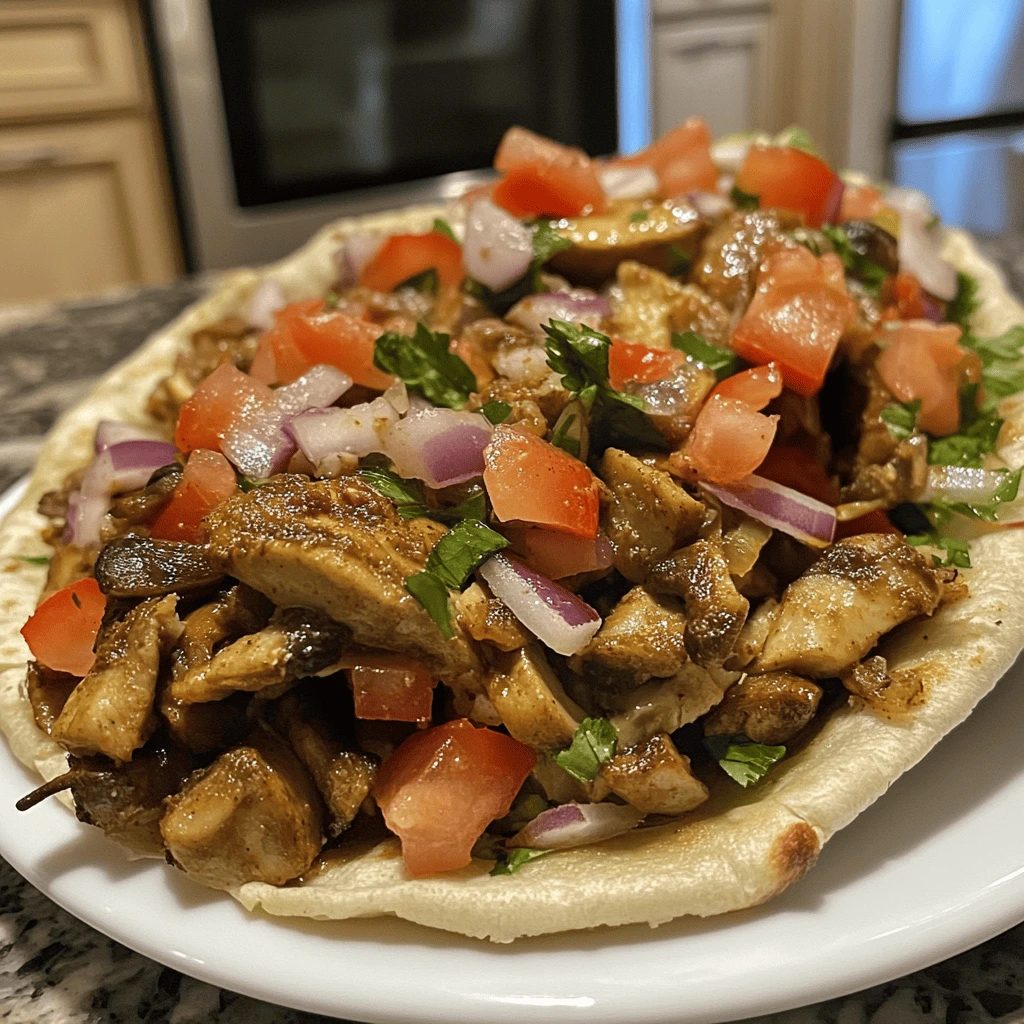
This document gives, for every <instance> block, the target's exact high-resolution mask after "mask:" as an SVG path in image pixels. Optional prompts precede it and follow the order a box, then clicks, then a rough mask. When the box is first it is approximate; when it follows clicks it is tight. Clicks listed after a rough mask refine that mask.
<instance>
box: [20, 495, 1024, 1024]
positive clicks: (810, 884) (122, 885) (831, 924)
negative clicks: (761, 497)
mask: <svg viewBox="0 0 1024 1024" xmlns="http://www.w3.org/2000/svg"><path fill="white" fill-rule="evenodd" d="M16 497H17V495H16V494H14V493H9V494H8V495H6V496H5V497H4V498H3V499H0V515H2V514H4V513H6V511H7V510H8V509H9V508H10V506H11V503H12V502H13V501H14V500H16ZM1022 720H1024V665H1021V664H1018V665H1016V666H1014V668H1013V669H1012V670H1011V671H1010V672H1009V673H1008V675H1007V676H1006V677H1005V678H1004V679H1003V680H1002V682H1001V683H1000V685H999V687H998V688H997V690H996V692H995V693H994V694H992V695H991V696H990V697H988V698H987V699H986V700H985V701H984V702H983V703H982V705H981V706H980V707H979V708H978V710H977V711H976V712H975V713H974V714H973V715H972V716H971V718H970V719H969V720H968V721H967V722H966V723H965V724H964V725H963V726H961V727H960V728H959V729H957V730H956V732H954V733H953V735H952V736H950V737H949V738H947V739H946V740H945V741H944V742H943V743H942V744H941V745H940V746H939V748H938V749H937V750H935V751H934V752H933V753H932V754H930V755H929V756H928V758H927V759H926V760H925V762H924V764H923V765H921V766H919V767H918V768H916V769H914V771H912V772H910V773H909V774H908V775H906V776H904V777H903V778H902V779H900V781H899V782H897V783H896V784H895V785H894V786H893V788H892V790H891V791H890V792H889V793H888V794H887V795H886V796H885V797H884V798H883V799H882V800H880V801H879V802H878V803H877V804H876V805H875V806H874V807H872V808H870V809H869V810H868V811H866V812H865V813H864V814H862V815H861V816H860V817H859V818H858V819H857V820H856V821H855V822H854V823H853V824H852V825H851V826H850V827H849V828H847V829H845V830H844V831H842V832H840V833H839V835H838V836H837V837H836V838H835V839H833V840H832V841H831V842H830V843H829V844H828V845H827V846H826V847H825V850H824V852H823V854H822V856H821V860H820V862H819V864H818V866H817V867H816V868H815V869H814V870H813V871H812V872H811V873H810V874H809V875H808V876H807V878H806V879H804V880H803V881H802V882H800V883H799V884H797V885H796V886H794V887H793V888H791V889H790V890H788V891H787V892H786V893H785V894H784V895H783V896H781V897H780V898H779V899H777V900H775V901H773V902H772V903H770V904H768V905H767V906H765V907H761V908H758V909H756V910H751V911H743V912H742V913H737V914H731V915H728V916H726V917H721V918H717V919H711V920H707V921H693V920H684V921H677V922H674V923H672V924H669V925H665V926H663V927H662V928H659V929H657V930H655V931H652V930H651V929H649V928H647V927H643V926H636V927H629V928H620V929H608V928H602V929H599V930H597V931H593V932H588V933H572V934H569V935H566V936H562V937H558V936H554V937H548V938H543V939H534V940H527V941H522V942H518V943H515V944H513V945H511V946H493V945H490V944H487V943H482V942H473V941H470V940H468V939H463V938H461V937H458V936H453V935H448V934H446V933H442V932H435V931H430V930H428V929H423V928H418V927H416V926H414V925H410V924H407V923H405V922H401V921H398V920H395V919H391V918H382V919H374V920H366V921H353V922H325V923H320V922H312V921H295V922H291V921H285V920H282V919H279V918H278V919H274V918H271V917H267V916H262V915H250V914H247V913H246V912H245V911H244V910H243V909H242V908H241V907H240V906H239V905H238V904H237V903H235V902H234V901H233V900H232V899H230V898H229V897H227V896H223V895H220V894H217V893H214V892H211V891H209V890H207V889H204V888H202V887H201V886H198V885H195V884H193V883H191V882H189V881H188V879H186V878H185V876H184V875H182V874H181V873H180V872H178V871H175V870H172V869H171V868H169V867H167V866H166V865H165V864H163V863H161V862H157V861H152V860H151V861H135V862H129V861H127V860H126V859H125V857H124V856H123V854H122V853H121V851H120V849H119V848H118V847H117V846H116V845H115V844H114V843H112V842H110V841H108V840H106V839H105V838H104V837H103V835H102V834H101V833H100V832H99V831H98V830H97V829H94V828H90V827H88V826H86V825H80V824H79V823H78V822H77V821H75V820H74V818H72V816H71V815H70V814H69V813H68V812H67V811H66V810H65V809H64V808H63V807H62V806H61V805H59V804H58V803H56V802H55V801H52V800H51V801H48V802H46V803H45V804H44V805H42V806H40V807H37V808H35V809H33V810H32V811H30V812H27V813H25V814H19V813H18V812H17V811H16V810H15V809H14V801H15V800H16V799H17V798H18V797H20V796H22V795H24V794H25V793H27V792H28V791H29V790H30V789H32V788H33V787H34V786H35V785H36V781H37V780H36V779H34V778H33V777H32V775H31V774H30V773H29V772H28V771H27V770H26V769H25V768H23V767H22V766H21V765H20V764H19V763H17V762H16V761H15V760H14V758H13V756H12V755H11V753H10V751H9V750H8V749H7V746H6V744H0V853H2V854H3V856H4V857H6V858H7V860H8V861H10V863H11V864H12V865H13V866H14V867H15V868H16V869H17V870H18V871H20V872H21V874H23V875H24V876H25V877H26V878H27V879H28V880H29V881H30V882H32V884H33V885H35V886H37V887H38V888H39V889H41V890H42V891H43V892H44V893H46V895H47V896H49V897H50V898H51V899H53V900H55V901H56V902H57V903H59V904H60V905H61V906H62V907H64V908H65V909H66V910H68V911H70V912H71V913H72V914H74V915H75V916H76V917H79V918H81V919H82V920H83V921H87V922H88V923H89V924H91V925H92V926H93V927H95V928H98V929H99V930H100V931H101V932H104V933H105V934H107V935H109V936H110V937H111V938H114V939H116V940H117V941H119V942H122V943H124V945H126V946H130V947H131V948H132V949H135V950H137V951H138V952H140V953H143V954H145V955H146V956H149V957H152V958H153V959H154V960H158V961H160V962H161V963H163V964H167V965H168V966H170V967H173V968H176V969H177V970H180V971H183V972H184V973H186V974H190V975H193V976H194V977H197V978H201V979H203V980H204V981H208V982H212V983H213V984H215V985H221V986H224V987H225V988H229V989H233V990H235V991H236V992H243V993H246V994H247V995H251V996H256V997H258V998H261V999H267V1000H270V1001H272V1002H277V1003H283V1004H285V1005H287V1006H292V1007H296V1008H300V1009H304V1010H310V1011H313V1012H316V1013H322V1014H328V1015H332V1016H341V1017H350V1018H354V1019H356V1020H362V1021H374V1022H391V1021H431V1022H434V1021H436V1022H443V1024H455V1022H463V1021H464V1022H466V1024H478V1022H479V1021H481V1020H487V1021H488V1022H490V1024H506V1022H507V1024H531V1022H541V1021H568V1020H572V1021H582V1022H584V1024H592V1022H594V1024H596V1022H598V1021H609V1022H615V1024H621V1022H622V1021H629V1022H631V1024H640V1022H650V1024H654V1022H661V1021H665V1022H672V1024H688V1022H692V1024H697V1022H711V1021H722V1020H732V1019H735V1018H737V1017H744V1016H748V1015H752V1014H757V1013H767V1012H771V1011H775V1010H780V1009H785V1008H788V1007H792V1006H798V1005H803V1004H806V1003H811V1002H816V1001H818V1000H822V999H827V998H831V997H834V996H839V995H843V994H845V993H848V992H852V991H855V990H857V989H860V988H865V987H867V986H869V985H873V984H876V983H878V982H882V981H886V980H889V979H891V978H895V977H898V976H900V975H902V974H906V973H908V972H909V971H912V970H916V969H918V968H921V967H924V966H926V965H928V964H932V963H935V962H936V961H938V960H941V959H943V958H944V957H947V956H952V955H953V954H955V953H958V952H960V951H961V950H964V949H967V948H969V947H971V946H974V945H976V944H977V943H979V942H982V941H983V940H985V939H987V938H990V937H991V936H993V935H996V934H998V933H999V932H1001V931H1003V930H1005V929H1006V928H1009V927H1011V926H1012V925H1014V924H1016V923H1017V922H1018V921H1020V920H1021V919H1024V866H1022V854H1021V851H1022V850H1024V815H1022V814H1021V813H1020V808H1021V807H1022V806H1024V759H1021V758H1020V756H1019V749H1020V722H1021V721H1022Z"/></svg>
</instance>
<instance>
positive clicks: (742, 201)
mask: <svg viewBox="0 0 1024 1024" xmlns="http://www.w3.org/2000/svg"><path fill="white" fill-rule="evenodd" d="M729 198H730V199H731V200H732V201H733V202H734V203H735V204H736V206H737V208H738V209H740V210H756V209H757V208H758V207H759V206H760V205H761V199H760V197H759V196H755V195H754V194H753V193H752V192H744V191H743V189H741V188H740V187H739V185H733V187H732V191H731V192H730V193H729Z"/></svg>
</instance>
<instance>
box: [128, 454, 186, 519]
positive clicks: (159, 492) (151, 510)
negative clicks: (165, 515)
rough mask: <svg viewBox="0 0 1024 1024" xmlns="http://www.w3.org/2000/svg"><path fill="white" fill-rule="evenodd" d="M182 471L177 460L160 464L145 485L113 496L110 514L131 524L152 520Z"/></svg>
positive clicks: (179, 479)
mask: <svg viewBox="0 0 1024 1024" xmlns="http://www.w3.org/2000/svg"><path fill="white" fill-rule="evenodd" d="M183 473H184V469H183V467H182V466H181V464H180V463H178V462H171V463H168V464H167V465H166V466H162V467H161V468H160V469H158V470H157V471H156V472H155V473H154V474H153V475H152V476H151V477H150V478H149V482H148V483H147V484H146V486H145V487H140V488H139V489H138V490H135V491H128V492H127V493H126V494H121V495H119V496H118V497H117V498H115V499H114V501H113V504H112V505H111V506H110V514H111V515H112V516H113V517H114V518H115V519H120V520H122V521H124V522H125V523H129V524H130V525H132V526H137V525H138V524H140V523H149V522H152V520H153V519H155V518H156V515H157V513H158V512H159V511H160V510H161V509H162V508H163V507H164V505H166V504H167V502H168V501H169V500H170V497H171V495H172V494H173V493H174V488H175V487H177V486H178V484H179V483H180V482H181V477H182V474H183Z"/></svg>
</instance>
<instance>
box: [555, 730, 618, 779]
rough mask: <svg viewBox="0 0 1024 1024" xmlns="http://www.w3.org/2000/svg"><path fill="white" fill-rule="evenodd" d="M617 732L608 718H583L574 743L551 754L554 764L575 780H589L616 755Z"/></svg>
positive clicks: (573, 740)
mask: <svg viewBox="0 0 1024 1024" xmlns="http://www.w3.org/2000/svg"><path fill="white" fill-rule="evenodd" d="M617 743H618V734H617V733H616V732H615V726H614V725H612V723H611V722H609V721H608V719H607V718H584V719H583V721H582V722H581V723H580V726H579V728H578V729H577V730H576V734H575V735H574V736H573V738H572V744H571V746H569V747H568V748H566V749H565V750H559V751H558V752H557V753H555V754H552V755H551V756H552V758H553V759H554V761H555V763H556V764H557V765H558V766H559V767H560V768H561V769H562V770H563V771H565V772H568V774H569V775H571V776H572V777H573V778H574V779H578V780H579V781H580V782H590V781H591V780H592V779H595V778H597V773H598V771H599V770H600V768H601V765H602V764H604V762H605V761H608V760H610V759H611V758H613V757H614V756H615V747H616V744H617Z"/></svg>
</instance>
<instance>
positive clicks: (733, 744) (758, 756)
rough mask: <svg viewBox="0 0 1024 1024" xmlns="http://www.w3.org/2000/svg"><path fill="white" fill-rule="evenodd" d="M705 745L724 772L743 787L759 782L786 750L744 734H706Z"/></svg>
mask: <svg viewBox="0 0 1024 1024" xmlns="http://www.w3.org/2000/svg"><path fill="white" fill-rule="evenodd" d="M704 744H705V746H707V748H708V750H710V751H711V755H712V757H714V758H715V759H716V760H717V761H718V763H719V765H720V766H721V768H722V771H724V772H725V773H726V774H727V775H729V776H730V778H732V779H733V780H734V781H736V782H738V783H739V784H740V785H741V786H743V788H744V789H746V787H747V786H750V785H753V784H754V783H755V782H760V781H761V779H763V778H764V777H765V775H767V774H768V769H769V768H771V766H772V765H773V764H775V762H776V761H778V760H780V759H781V758H783V757H784V756H785V754H786V748H785V747H770V746H768V745H767V744H764V743H754V742H753V741H752V740H749V739H747V737H746V736H742V735H740V736H708V737H707V738H706V739H705V740H704Z"/></svg>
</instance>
